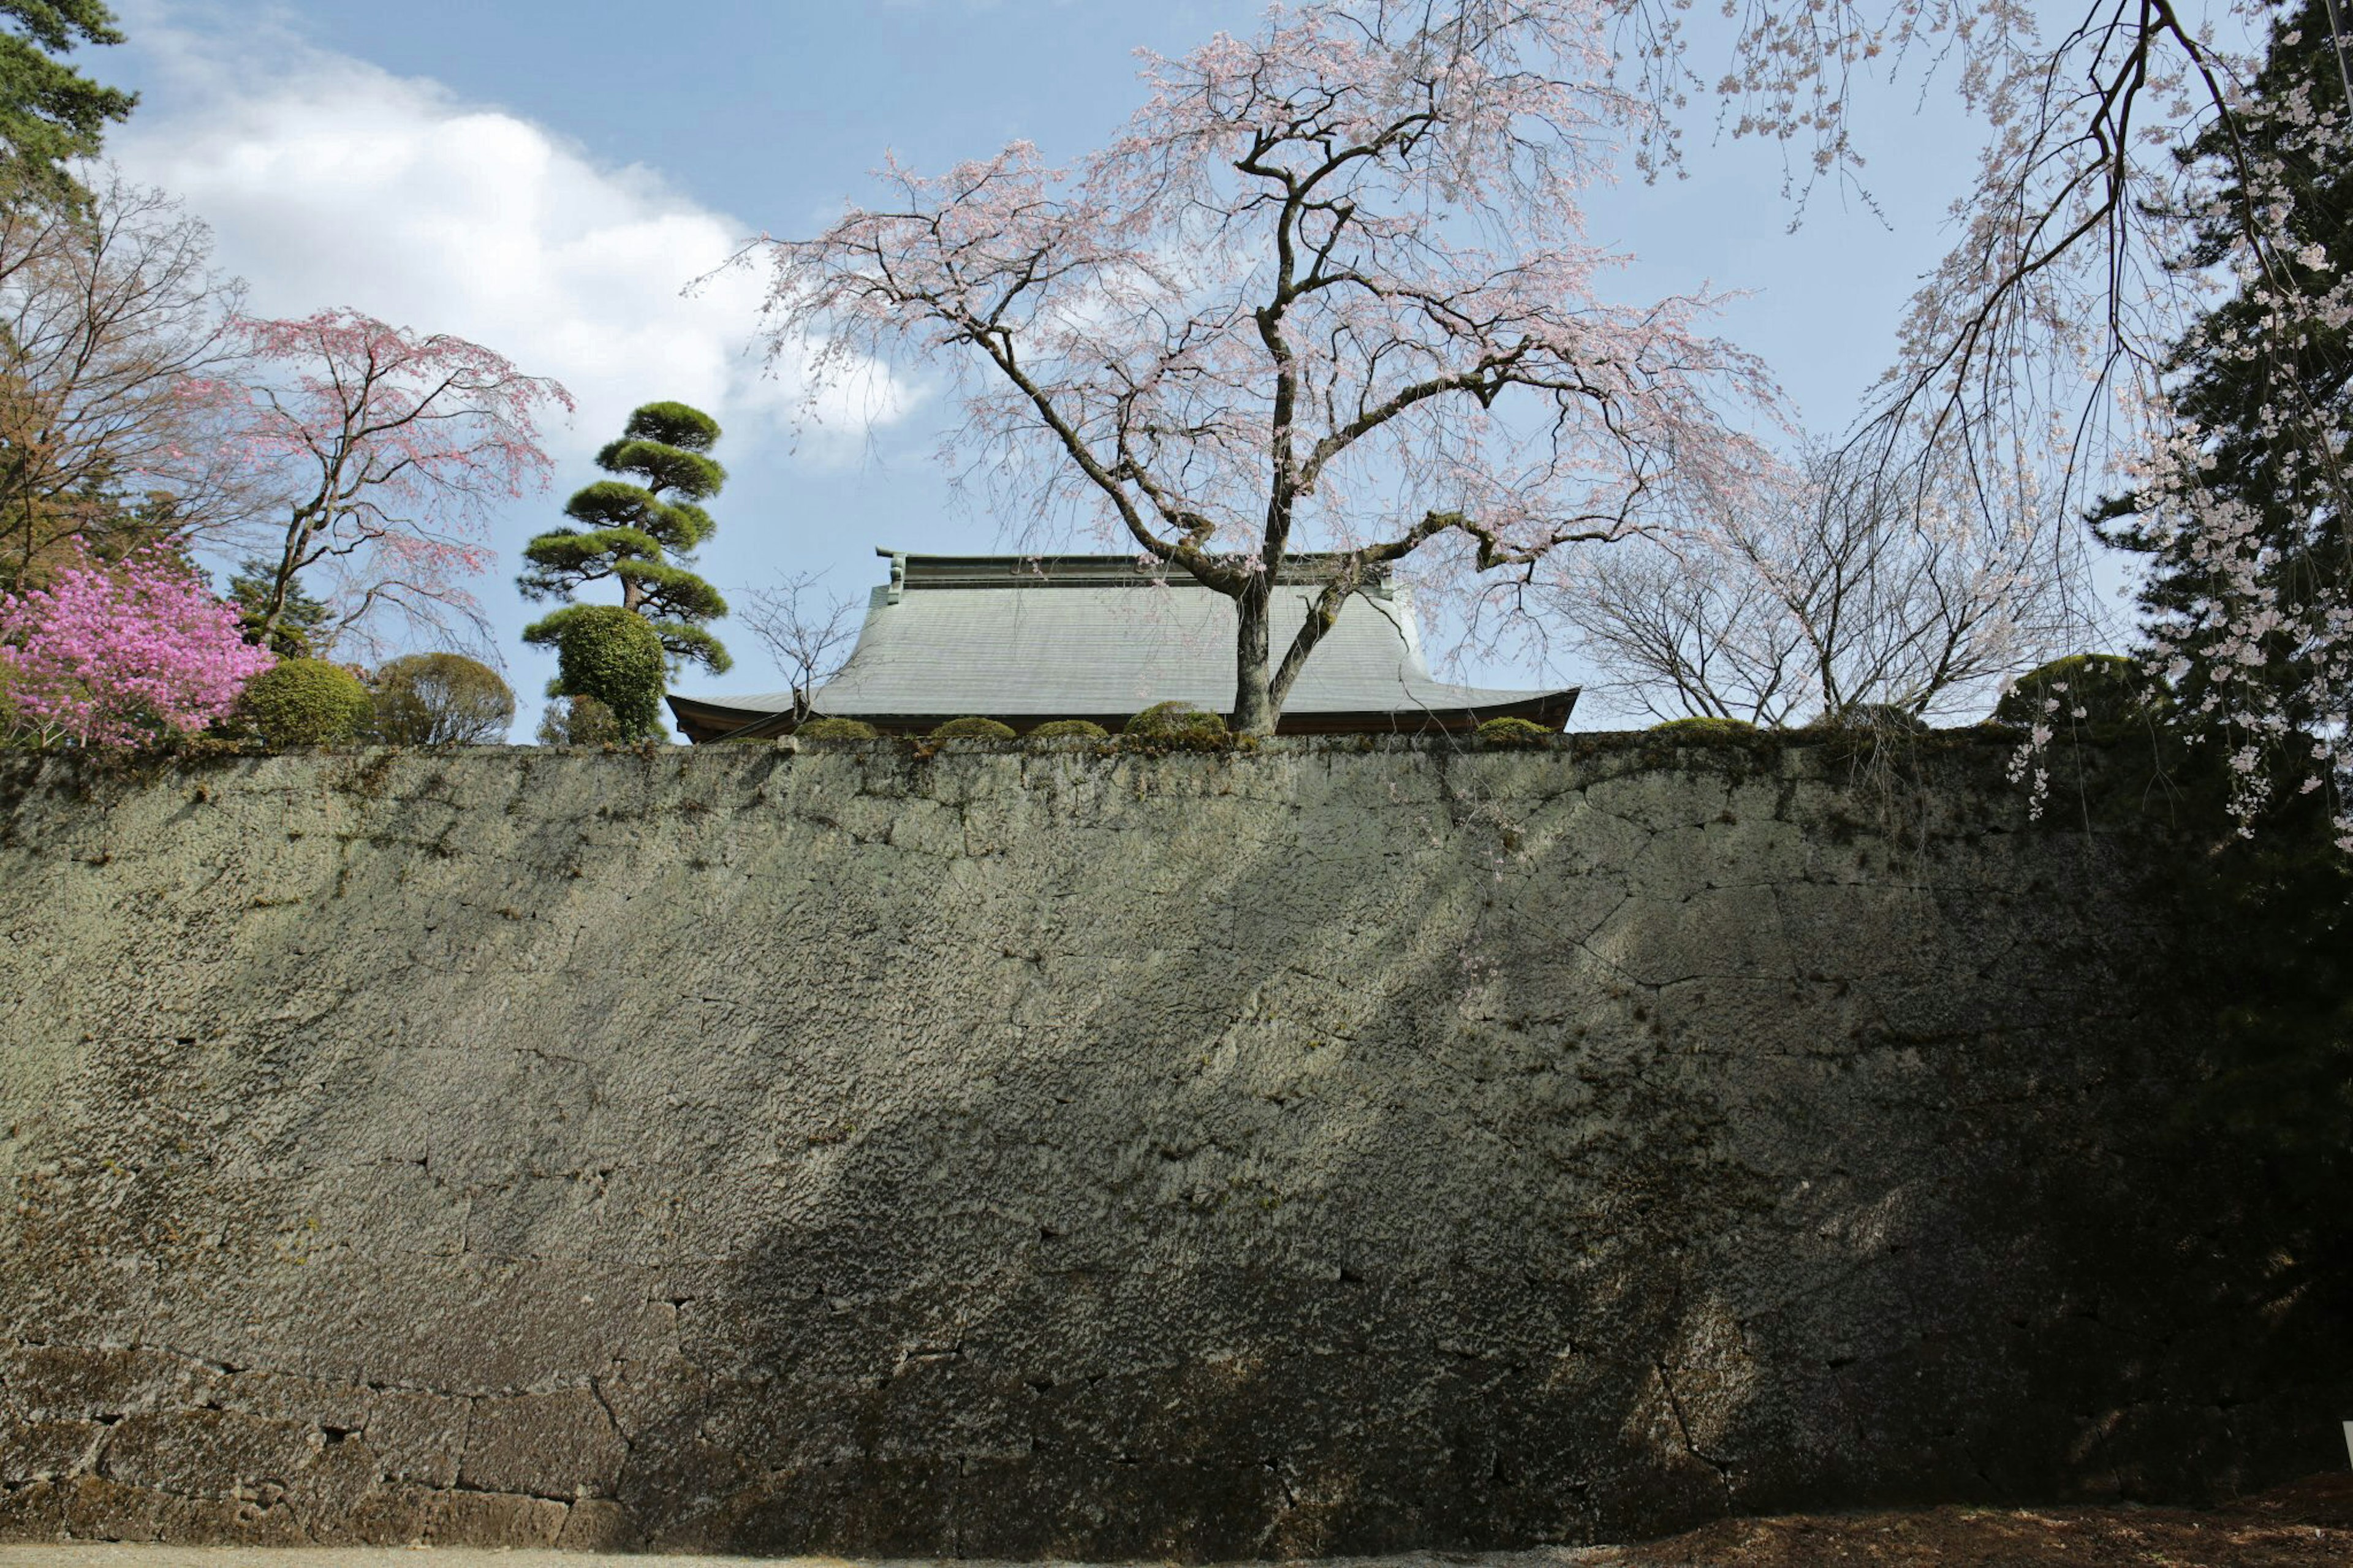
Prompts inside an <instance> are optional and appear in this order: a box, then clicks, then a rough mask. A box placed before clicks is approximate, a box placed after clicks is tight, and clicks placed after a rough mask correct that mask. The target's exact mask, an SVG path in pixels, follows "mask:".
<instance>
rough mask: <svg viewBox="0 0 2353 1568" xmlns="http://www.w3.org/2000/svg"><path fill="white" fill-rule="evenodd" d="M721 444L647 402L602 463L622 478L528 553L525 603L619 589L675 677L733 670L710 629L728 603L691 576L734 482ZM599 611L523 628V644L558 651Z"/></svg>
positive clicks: (574, 608)
mask: <svg viewBox="0 0 2353 1568" xmlns="http://www.w3.org/2000/svg"><path fill="white" fill-rule="evenodd" d="M718 440H719V423H718V421H716V420H714V419H712V417H711V416H709V415H708V414H705V413H703V412H702V410H700V409H697V408H691V407H689V406H688V405H685V404H683V403H649V404H647V405H645V406H644V407H642V408H639V409H638V410H637V411H636V412H635V413H633V414H631V415H630V416H629V421H628V425H626V426H623V428H622V432H621V438H620V439H619V440H617V441H613V442H609V443H607V445H606V447H605V448H604V450H602V451H600V452H598V453H597V454H596V466H597V467H598V468H602V469H604V470H605V471H606V472H607V473H608V474H612V475H616V476H617V477H616V478H614V479H599V480H597V481H596V483H594V484H591V485H586V486H584V487H583V488H582V489H580V490H578V491H577V492H576V493H575V494H574V496H573V497H572V499H571V500H569V501H567V502H565V508H564V514H565V516H566V517H568V518H570V519H571V520H572V524H573V526H570V527H565V528H556V529H551V530H550V531H547V532H545V533H543V534H541V535H540V536H539V537H538V538H536V539H534V540H533V541H532V542H530V543H529V544H527V545H525V546H523V552H522V553H523V561H524V563H525V564H524V567H523V570H522V574H521V575H520V576H518V577H517V578H516V579H515V583H516V586H518V587H519V588H521V589H522V594H523V596H524V597H525V598H529V599H541V600H544V599H570V598H572V597H573V596H574V595H576V594H577V593H578V592H579V591H580V590H581V589H583V588H585V587H586V586H587V585H588V584H592V583H601V582H607V581H609V582H612V583H615V584H618V586H619V588H620V591H621V608H623V609H625V610H628V612H630V613H631V614H632V615H636V616H643V617H644V618H645V620H646V621H647V622H648V624H649V625H650V626H652V627H653V629H654V631H655V634H656V635H657V636H659V637H660V638H661V645H662V651H663V652H664V653H665V654H666V655H667V656H668V657H669V658H670V664H671V666H672V668H676V667H677V666H678V665H680V664H681V663H682V662H692V663H695V664H699V665H701V666H702V667H703V668H705V669H708V670H710V671H711V672H712V674H714V675H717V674H721V673H723V672H724V671H725V670H726V669H727V668H729V667H730V666H731V665H732V664H733V662H734V661H733V659H732V658H729V657H728V654H727V649H726V648H725V647H723V646H722V645H721V643H720V641H719V639H718V638H717V637H713V636H712V635H711V633H710V632H708V631H706V630H705V629H704V623H705V622H708V621H714V620H717V619H718V618H719V617H721V616H724V615H725V614H726V613H727V601H726V600H725V599H724V598H723V597H722V596H721V595H720V593H719V590H718V589H716V588H714V587H712V585H711V584H709V583H708V582H705V581H704V580H703V579H702V577H701V576H699V575H697V574H695V573H694V572H693V571H691V570H690V563H691V562H692V560H693V555H694V552H695V550H696V549H697V548H698V547H699V546H701V545H702V542H703V541H704V540H706V539H708V538H710V537H711V531H712V527H713V526H714V525H713V523H712V520H711V514H710V513H709V512H707V511H705V510H702V505H701V503H702V502H703V501H705V500H709V499H711V497H712V496H714V495H716V494H718V493H719V489H720V487H721V486H723V485H724V484H725V483H726V482H727V470H726V469H725V468H722V467H720V466H719V463H718V462H717V460H716V459H714V458H712V456H711V448H712V447H713V446H715V445H716V444H717V443H718ZM592 607H594V606H591V605H578V604H573V605H565V607H564V608H563V609H560V610H557V611H555V612H554V613H553V614H551V615H548V616H543V617H542V618H541V619H539V620H537V621H535V622H533V624H532V625H531V626H527V627H525V628H524V630H523V634H522V635H523V640H524V641H525V642H527V643H531V644H533V645H534V646H537V647H558V646H560V645H561V643H562V641H563V637H564V628H565V624H566V623H567V622H569V621H572V620H574V619H576V618H578V616H580V615H581V614H582V613H583V612H584V611H586V610H588V609H590V608H592Z"/></svg>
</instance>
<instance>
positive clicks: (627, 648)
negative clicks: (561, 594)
mask: <svg viewBox="0 0 2353 1568" xmlns="http://www.w3.org/2000/svg"><path fill="white" fill-rule="evenodd" d="M560 614H561V616H562V619H561V622H560V624H559V626H558V630H557V632H556V643H555V655H556V674H555V683H554V685H553V686H551V687H550V688H549V689H548V695H550V696H551V697H593V698H595V699H596V700H597V701H599V702H601V703H603V704H604V705H605V706H606V707H607V708H609V709H611V710H612V712H613V722H614V723H615V724H616V725H617V727H618V728H619V731H620V735H619V739H621V740H624V741H637V740H644V739H649V738H652V737H656V736H659V734H660V733H661V695H662V679H663V677H664V675H665V674H666V673H667V668H666V666H665V661H664V658H663V655H662V644H661V637H660V636H659V634H658V633H656V632H655V630H654V628H653V627H652V626H649V625H647V624H646V619H645V617H644V616H638V615H634V614H632V613H631V612H629V611H628V610H625V609H623V608H621V607H620V606H619V605H575V607H573V608H572V609H570V610H566V611H563V612H560ZM548 619H549V620H551V621H554V620H556V619H557V616H549V617H548Z"/></svg>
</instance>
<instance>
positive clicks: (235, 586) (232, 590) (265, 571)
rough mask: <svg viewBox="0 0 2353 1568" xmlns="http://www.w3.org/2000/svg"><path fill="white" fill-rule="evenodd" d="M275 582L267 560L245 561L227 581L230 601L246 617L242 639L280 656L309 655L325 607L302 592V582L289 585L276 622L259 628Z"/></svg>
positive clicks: (323, 621)
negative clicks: (264, 627)
mask: <svg viewBox="0 0 2353 1568" xmlns="http://www.w3.org/2000/svg"><path fill="white" fill-rule="evenodd" d="M274 581H275V578H274V574H273V572H272V569H271V567H270V564H269V562H267V561H247V562H244V563H241V564H240V565H239V566H238V568H237V575H235V576H233V577H231V578H230V579H229V580H228V597H229V602H230V603H231V604H233V605H236V606H237V609H238V611H239V612H240V614H241V615H242V616H243V617H244V620H245V640H246V641H248V642H259V643H261V644H262V646H264V647H267V648H269V651H270V652H272V653H274V654H276V655H277V656H278V657H279V658H310V657H311V655H313V654H315V653H317V652H318V651H319V628H320V627H321V626H324V625H325V624H326V620H327V606H326V605H325V604H323V603H322V602H321V601H320V600H317V599H314V598H312V597H311V595H308V594H306V593H304V592H303V591H302V589H301V584H293V585H290V587H289V588H288V590H287V593H286V603H285V605H283V606H281V607H280V610H279V612H278V624H277V625H276V626H271V627H269V630H268V631H267V632H265V631H264V630H263V629H262V627H263V624H264V622H265V621H266V620H267V618H268V616H269V590H270V588H271V585H272V584H273V582H274Z"/></svg>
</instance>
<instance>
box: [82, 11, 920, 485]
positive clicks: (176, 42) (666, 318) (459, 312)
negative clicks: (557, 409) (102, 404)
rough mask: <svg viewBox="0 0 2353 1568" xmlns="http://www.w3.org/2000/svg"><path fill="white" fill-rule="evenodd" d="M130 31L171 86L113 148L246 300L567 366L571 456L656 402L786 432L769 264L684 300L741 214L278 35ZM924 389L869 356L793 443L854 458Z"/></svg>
mask: <svg viewBox="0 0 2353 1568" xmlns="http://www.w3.org/2000/svg"><path fill="white" fill-rule="evenodd" d="M140 41H141V44H142V47H143V49H144V50H145V51H146V52H148V53H149V54H150V55H151V56H153V58H155V60H156V61H157V63H158V64H159V65H160V66H161V67H162V68H163V71H164V90H161V91H152V92H150V93H149V94H148V102H147V104H146V105H145V106H144V107H142V110H141V111H140V114H139V116H138V117H137V118H136V119H134V120H133V121H132V122H131V124H130V125H128V126H127V127H125V128H124V129H123V130H121V131H120V132H116V133H114V134H113V135H112V136H111V138H110V139H109V148H110V152H111V154H112V156H113V157H114V158H115V159H116V161H117V162H118V163H121V166H122V169H123V171H124V173H125V174H128V175H130V176H131V177H132V179H134V180H137V181H139V182H140V183H142V184H152V185H157V186H160V187H162V188H164V189H165V190H167V191H170V192H172V193H173V194H174V195H178V196H180V197H182V198H183V199H185V201H186V203H187V204H188V206H189V208H190V209H191V210H192V211H193V212H194V213H195V214H196V215H197V216H200V217H202V218H204V219H205V220H206V222H207V223H209V224H210V225H211V226H213V229H214V231H215V233H216V236H217V237H218V241H219V244H218V252H217V256H218V259H219V261H220V263H221V264H222V265H223V266H224V267H225V268H227V269H229V270H231V271H234V272H236V273H238V274H240V275H241V276H243V277H244V278H245V279H247V280H248V283H249V284H250V285H251V289H252V294H251V300H250V308H251V309H252V310H255V311H256V312H258V313H260V314H264V315H272V316H297V315H307V314H309V313H310V312H311V311H313V310H321V309H323V308H326V307H328V306H331V305H347V306H350V307H353V308H354V309H356V310H364V311H366V312H367V313H368V314H370V315H374V316H378V317H381V318H383V319H384V320H385V321H392V322H394V323H396V324H398V325H402V326H406V327H411V328H415V329H417V330H418V331H442V332H454V333H456V334H458V335H459V336H461V337H466V338H470V339H472V340H474V341H475V342H480V343H482V344H484V345H485V346H487V347H489V348H491V349H494V350H496V351H497V352H499V353H502V354H504V355H505V356H506V357H507V358H508V359H510V360H512V361H513V362H514V363H515V364H516V365H517V366H519V367H520V368H522V369H523V370H525V371H528V372H531V373H533V374H543V375H553V376H554V377H555V378H556V379H557V380H559V381H561V382H563V383H564V384H565V386H566V387H567V388H569V389H570V391H571V392H572V394H573V395H574V396H575V398H577V399H578V400H579V405H580V408H579V413H578V416H577V417H576V419H575V423H574V425H573V426H572V428H571V429H570V430H568V431H555V432H551V437H552V439H551V443H550V445H551V447H553V448H554V449H555V450H556V451H557V453H558V455H559V456H562V457H568V456H575V455H576V454H578V453H579V452H581V451H584V450H593V449H594V448H595V447H596V446H598V445H600V444H601V443H602V442H603V441H604V440H606V439H607V438H608V437H610V436H611V435H612V434H614V433H616V432H617V430H618V429H619V427H620V424H621V420H622V419H623V417H624V416H626V415H627V413H628V410H629V409H630V408H632V407H634V406H636V405H638V404H639V403H642V402H645V401H647V400H649V399H651V398H656V397H674V398H679V399H682V400H683V401H686V402H688V403H692V404H695V405H698V406H701V407H703V408H706V409H709V410H710V411H711V412H712V414H713V415H714V416H717V417H718V418H719V419H720V421H721V422H722V423H723V424H728V423H741V422H743V421H744V420H746V419H747V418H754V419H758V420H761V421H764V422H768V423H771V424H774V425H777V426H786V425H789V423H790V421H791V418H792V416H793V414H794V412H795V409H796V406H797V403H798V399H799V387H798V384H797V381H796V380H795V379H794V377H795V370H796V364H797V356H786V360H785V361H784V362H783V363H781V364H780V366H779V372H780V374H778V375H777V376H776V377H767V376H764V375H763V374H762V367H761V362H760V359H759V357H758V355H757V353H755V352H754V351H753V350H752V348H751V342H752V334H753V332H754V328H755V325H756V312H757V309H758V305H759V300H760V297H761V293H762V289H763V275H761V274H757V273H754V272H753V271H750V270H737V271H733V272H729V273H726V274H724V275H722V276H720V277H718V278H715V279H712V281H711V282H710V283H709V284H708V285H707V286H705V287H703V288H702V289H698V290H696V291H695V292H694V294H693V295H692V296H691V297H689V296H683V295H681V289H682V288H683V286H685V285H686V284H687V283H688V282H690V281H691V280H692V279H696V278H698V277H700V276H702V275H703V274H705V273H707V272H709V271H710V270H711V269H712V268H714V267H717V266H718V265H719V264H720V263H721V262H722V261H723V260H724V259H725V258H727V257H728V256H729V255H730V254H732V253H733V251H734V250H735V249H736V248H737V247H739V246H740V245H741V244H742V243H743V242H744V238H745V237H746V236H747V234H748V233H749V229H748V227H747V226H746V225H744V224H743V223H741V222H739V221H737V220H736V219H734V218H733V217H730V216H725V215H723V214H721V213H717V212H713V211H712V210H710V209H709V208H707V207H703V206H702V205H698V204H696V203H695V202H693V201H691V200H690V199H689V198H687V197H686V196H685V195H682V194H681V193H680V192H678V191H676V190H674V189H672V188H670V186H669V185H668V184H665V182H664V181H663V180H662V179H661V178H660V177H659V175H658V174H654V173H653V172H651V171H649V170H647V169H645V168H643V167H637V166H633V167H628V168H619V169H615V168H607V167H602V166H599V165H598V164H596V163H594V162H593V161H591V160H590V158H589V157H588V156H587V155H586V153H585V152H584V151H583V150H582V149H581V148H579V147H578V146H576V145H575V144H573V143H572V142H568V141H566V140H565V139H564V138H562V137H559V136H557V135H555V134H554V133H553V132H550V131H548V130H547V129H546V128H544V127H543V126H540V125H537V124H534V123H533V122H531V121H527V120H524V119H522V118H520V117H518V116H516V115H514V114H511V113H507V112H504V111H502V110H497V109H494V108H482V107H477V106H472V105H468V104H465V103H462V102H459V100H457V99H456V98H455V97H454V96H453V95H452V94H451V93H449V92H448V90H447V89H444V88H442V87H441V86H439V85H438V84H437V83H435V82H432V81H429V80H425V79H417V78H404V77H396V76H394V75H392V74H391V73H389V72H386V71H385V70H382V69H380V68H376V67H375V66H372V65H369V64H367V63H365V62H364V61H361V60H357V59H353V58H349V57H347V56H343V55H336V54H332V53H328V52H325V51H322V50H320V49H317V48H315V47H310V46H308V45H305V44H303V43H301V41H300V40H299V39H297V38H295V37H291V36H290V35H288V34H287V33H286V32H284V31H283V30H282V29H278V28H273V27H268V26H262V27H258V28H255V29H253V30H252V31H250V32H245V33H240V34H238V35H237V36H235V37H233V38H229V39H223V38H219V37H206V35H202V34H196V33H191V32H188V31H185V30H182V29H176V28H173V27H170V26H149V27H147V28H145V29H142V34H141V38H140ZM232 46H233V47H232ZM915 401H916V398H915V395H914V394H913V393H912V392H911V391H910V389H909V388H908V386H907V385H906V384H903V383H901V382H898V381H895V380H892V378H890V377H889V375H888V373H887V372H883V371H881V370H879V369H878V370H877V371H876V373H875V374H874V376H873V378H872V379H871V381H870V382H869V383H868V384H865V385H862V386H853V387H848V388H844V389H842V390H841V391H840V392H839V394H829V395H828V406H826V407H823V408H821V409H820V410H819V413H820V415H821V416H822V417H821V419H820V422H819V423H818V424H817V425H815V426H812V427H811V428H809V429H808V430H807V431H806V432H805V433H804V434H803V437H802V442H801V447H802V455H803V457H804V458H808V459H814V460H817V461H820V462H823V461H829V460H835V459H839V458H844V457H847V456H849V454H850V453H852V452H854V451H855V450H856V449H857V448H858V446H859V443H860V439H861V437H862V435H863V432H864V429H865V426H866V424H867V421H868V420H869V419H872V420H873V421H874V422H875V423H878V424H887V423H891V422H892V421H895V420H896V419H898V418H899V417H901V416H903V415H904V414H905V413H906V412H907V411H908V409H909V408H910V407H911V406H912V405H913V403H914V402H915Z"/></svg>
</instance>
